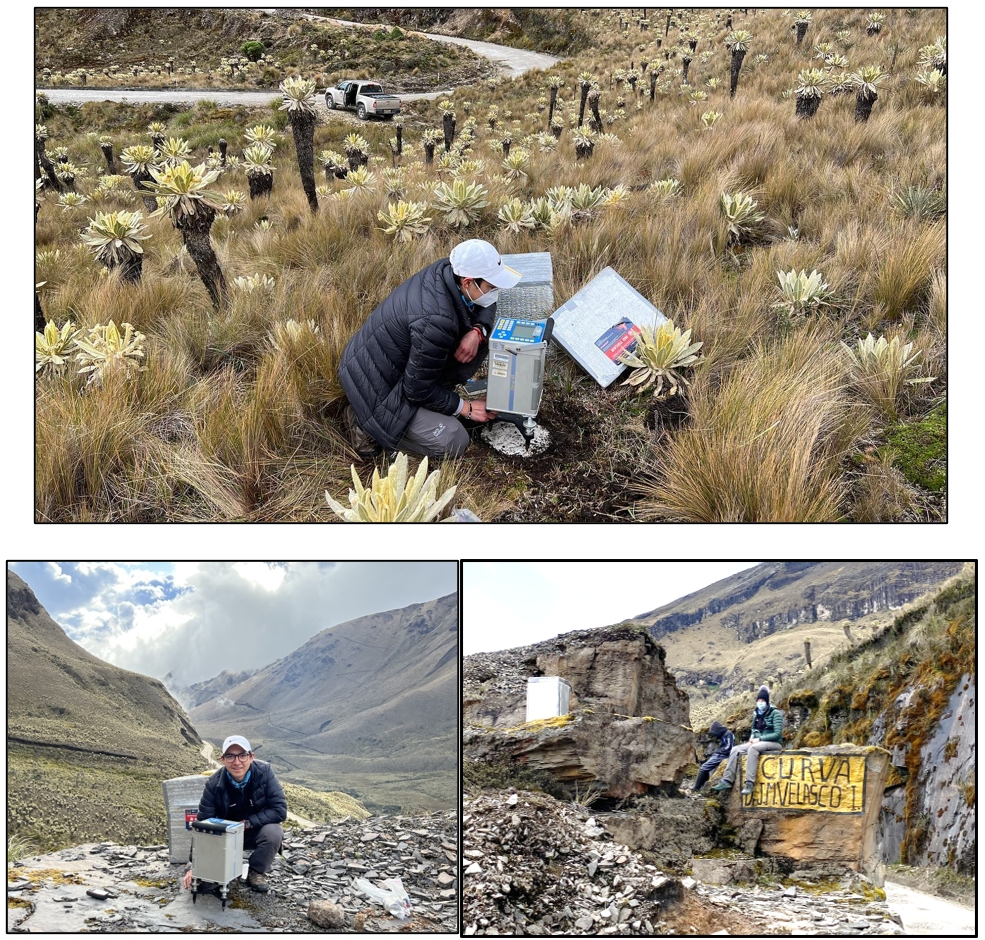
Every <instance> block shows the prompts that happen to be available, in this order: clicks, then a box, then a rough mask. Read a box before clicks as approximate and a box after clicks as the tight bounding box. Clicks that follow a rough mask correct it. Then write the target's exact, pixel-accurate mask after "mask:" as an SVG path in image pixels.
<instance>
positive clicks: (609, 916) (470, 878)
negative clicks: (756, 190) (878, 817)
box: [462, 790, 903, 936]
mask: <svg viewBox="0 0 985 940" xmlns="http://www.w3.org/2000/svg"><path fill="white" fill-rule="evenodd" d="M604 822H605V819H604V814H601V813H593V811H592V810H591V809H588V808H586V807H582V806H579V805H577V804H572V803H562V802H560V801H558V800H555V799H554V798H553V797H550V796H547V795H546V794H540V793H532V792H526V791H506V790H485V791H482V792H481V793H479V794H478V795H475V796H471V797H466V798H465V800H464V805H463V816H462V825H463V841H462V856H463V857H462V864H463V866H464V875H463V880H464V886H463V892H462V905H463V907H462V913H463V920H462V924H463V935H464V936H496V935H511V936H512V935H516V936H519V935H529V936H557V935H562V934H568V935H571V934H574V935H593V936H594V935H605V936H609V935H617V936H639V935H669V934H691V933H694V932H697V933H701V934H706V935H710V934H715V933H723V934H730V935H736V934H757V935H773V934H790V933H799V934H808V935H839V936H841V935H845V936H855V935H866V936H868V935H876V934H878V935H887V934H888V935H896V934H902V933H903V929H902V926H901V925H900V923H899V918H898V917H896V915H894V914H893V913H892V912H891V910H890V909H889V907H888V906H887V904H886V903H885V901H881V900H869V898H876V897H877V892H875V891H874V890H872V889H871V886H868V885H867V884H866V882H864V880H862V879H859V878H858V877H857V876H854V875H852V874H851V873H848V872H845V873H844V875H839V876H838V877H837V878H835V879H834V880H833V881H831V882H829V883H817V884H815V885H814V886H812V884H811V882H810V875H809V874H808V873H806V872H805V873H799V874H798V879H799V881H800V883H801V887H797V886H796V885H795V884H791V883H790V880H787V882H786V883H784V882H782V881H781V879H779V878H774V879H772V880H773V881H775V882H776V883H775V884H766V885H759V884H742V885H728V886H724V887H719V886H714V885H704V884H701V883H699V882H698V881H697V880H696V879H694V878H692V877H690V876H686V877H683V878H681V879H678V877H676V876H675V875H674V874H671V873H669V872H668V871H666V870H662V869H661V868H660V867H658V866H657V865H655V864H653V862H654V861H655V857H654V856H653V855H652V853H649V852H636V851H633V850H631V849H628V848H626V847H625V846H623V845H620V844H619V843H616V842H613V841H611V839H610V838H609V837H608V833H607V831H606V830H605V828H604V826H603V823H604ZM753 861H755V860H753Z"/></svg>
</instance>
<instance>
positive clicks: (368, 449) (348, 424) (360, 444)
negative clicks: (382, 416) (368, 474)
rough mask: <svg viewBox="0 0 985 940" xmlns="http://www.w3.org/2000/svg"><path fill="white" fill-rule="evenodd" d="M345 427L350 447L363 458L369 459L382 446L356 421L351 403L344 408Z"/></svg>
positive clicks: (378, 451)
mask: <svg viewBox="0 0 985 940" xmlns="http://www.w3.org/2000/svg"><path fill="white" fill-rule="evenodd" d="M345 429H346V431H347V433H348V435H349V443H350V444H351V445H352V449H353V450H354V451H355V452H356V453H357V454H358V455H359V456H360V457H362V458H363V459H365V460H369V459H371V458H373V457H375V456H376V455H377V454H378V453H380V451H381V450H382V448H381V447H380V445H379V444H377V443H376V441H375V440H374V439H373V437H371V436H370V435H369V434H367V433H366V432H365V431H364V430H363V429H362V428H361V427H359V423H358V422H357V421H356V413H355V412H354V411H353V410H352V405H346V408H345Z"/></svg>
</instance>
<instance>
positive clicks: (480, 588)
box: [462, 561, 759, 656]
mask: <svg viewBox="0 0 985 940" xmlns="http://www.w3.org/2000/svg"><path fill="white" fill-rule="evenodd" d="M757 564H759V562H756V561H738V562H737V561H731V562H730V561H523V562H521V561H489V562H466V563H465V566H464V568H463V570H462V653H463V655H465V656H468V655H469V654H470V653H487V652H492V651H494V650H504V649H511V648H512V647H514V646H527V645H528V644H530V643H537V642H539V641H540V640H547V639H550V638H551V637H554V636H557V635H558V634H560V633H568V632H570V631H571V630H587V629H590V628H595V627H604V626H608V625H609V624H613V623H619V621H621V620H628V619H629V618H631V617H635V616H637V615H638V614H642V613H645V612H647V611H649V610H653V609H654V608H655V607H660V606H662V605H663V604H669V603H670V602H671V601H676V600H678V599H679V598H681V597H684V595H686V594H691V593H692V592H693V591H697V590H700V589H701V588H703V587H707V586H708V585H709V584H713V583H714V582H715V581H720V580H722V578H727V577H728V576H729V575H732V574H735V573H736V572H737V571H742V570H743V569H745V568H751V567H752V566H753V565H757Z"/></svg>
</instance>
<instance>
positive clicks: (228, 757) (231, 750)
mask: <svg viewBox="0 0 985 940" xmlns="http://www.w3.org/2000/svg"><path fill="white" fill-rule="evenodd" d="M222 763H223V764H224V767H223V768H222V769H221V770H217V771H216V772H215V773H214V774H212V776H211V777H209V779H208V780H207V781H206V783H205V792H204V793H203V794H202V799H201V801H200V802H199V804H198V818H199V819H211V818H212V817H217V818H219V819H229V820H232V821H234V822H239V821H242V822H243V824H244V827H245V832H244V833H243V848H245V849H253V854H252V855H251V856H250V871H249V874H248V875H247V878H246V883H247V884H248V885H249V886H250V887H251V888H252V889H253V890H254V891H260V892H263V893H266V892H267V891H268V890H269V885H268V884H267V872H268V871H270V869H271V868H272V867H273V864H274V856H275V855H276V854H277V852H278V851H279V850H280V846H281V842H282V841H283V839H284V830H283V829H282V828H281V827H280V823H282V822H283V821H284V820H285V819H287V799H286V797H285V796H284V790H283V789H282V788H281V785H280V783H279V782H278V780H277V778H276V777H275V776H274V772H273V769H272V768H271V766H270V764H268V763H266V762H265V761H262V760H254V759H253V751H252V750H251V748H250V742H249V741H247V740H246V738H244V737H243V736H242V735H239V734H234V735H231V736H230V737H228V738H226V740H225V741H224V742H223V743H222ZM183 883H184V886H185V887H186V888H190V887H191V883H192V871H191V868H189V869H188V871H187V872H185V878H184V882H183Z"/></svg>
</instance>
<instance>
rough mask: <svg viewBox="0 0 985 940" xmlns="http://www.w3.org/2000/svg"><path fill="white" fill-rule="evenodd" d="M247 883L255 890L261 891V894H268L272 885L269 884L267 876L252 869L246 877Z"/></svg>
mask: <svg viewBox="0 0 985 940" xmlns="http://www.w3.org/2000/svg"><path fill="white" fill-rule="evenodd" d="M246 883H247V884H248V885H249V886H250V887H251V888H252V889H253V890H254V891H259V892H260V893H261V894H266V893H267V892H268V891H269V890H270V885H268V884H267V876H266V875H264V874H262V873H261V872H258V871H255V870H254V869H252V868H251V869H250V873H249V874H248V875H247V876H246Z"/></svg>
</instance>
